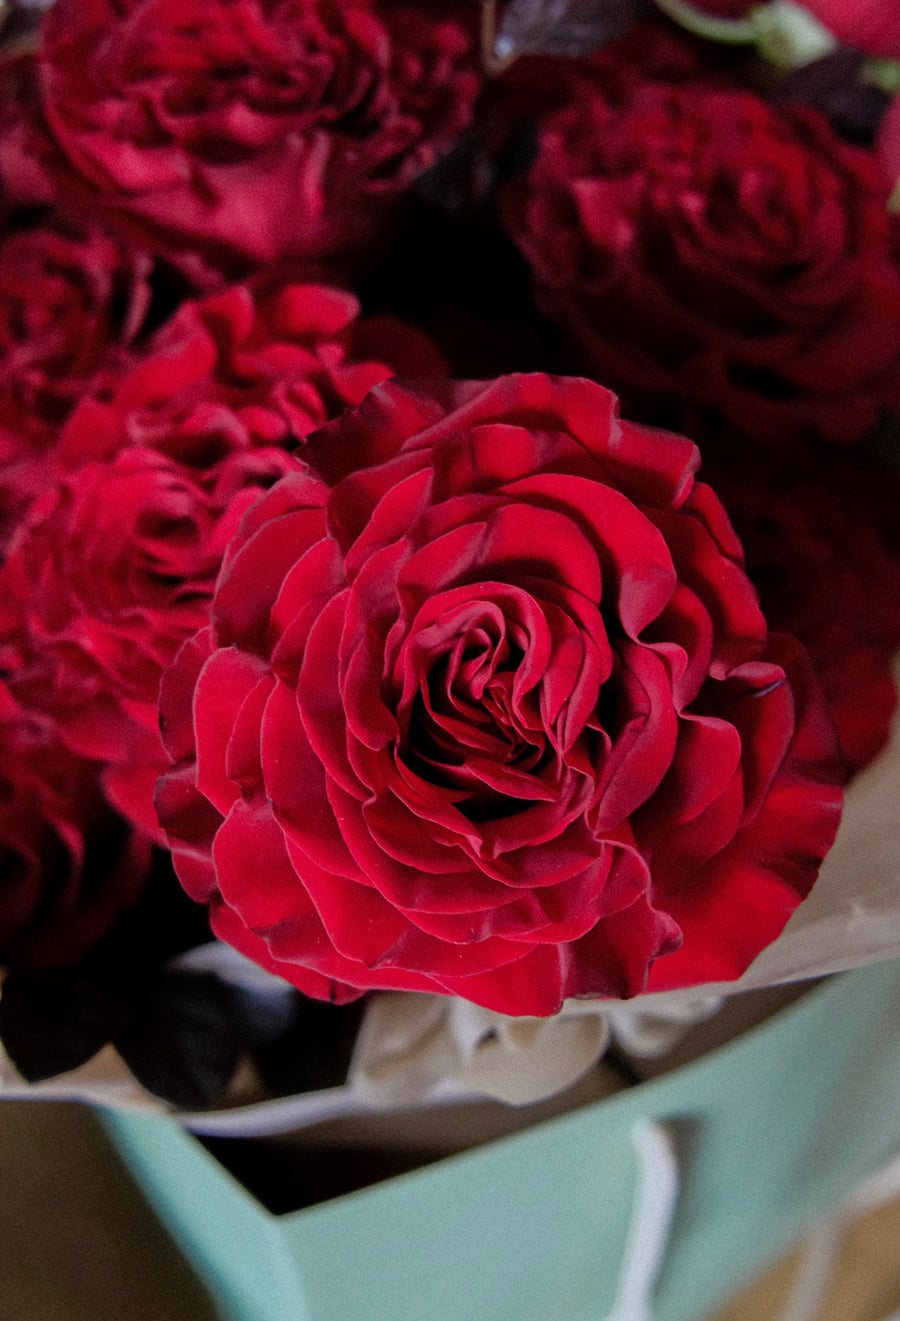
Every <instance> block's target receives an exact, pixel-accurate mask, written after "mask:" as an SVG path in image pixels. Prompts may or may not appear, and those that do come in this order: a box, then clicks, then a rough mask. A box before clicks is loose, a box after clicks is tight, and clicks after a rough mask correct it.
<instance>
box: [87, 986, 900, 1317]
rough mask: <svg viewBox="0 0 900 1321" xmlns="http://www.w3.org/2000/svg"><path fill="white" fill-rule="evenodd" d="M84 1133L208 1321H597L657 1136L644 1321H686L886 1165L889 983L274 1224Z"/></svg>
mask: <svg viewBox="0 0 900 1321" xmlns="http://www.w3.org/2000/svg"><path fill="white" fill-rule="evenodd" d="M102 1115H103V1125H104V1127H105V1130H106V1133H107V1134H108V1136H109V1137H110V1138H111V1140H112V1141H113V1143H114V1144H115V1146H116V1147H117V1149H118V1151H119V1153H120V1155H121V1157H122V1159H123V1160H124V1161H125V1163H126V1164H127V1165H128V1167H129V1168H130V1170H131V1172H132V1174H133V1176H134V1178H135V1179H136V1180H137V1181H138V1183H139V1185H140V1186H141V1188H142V1189H143V1191H144V1194H145V1195H146V1197H147V1198H148V1199H149V1201H150V1203H151V1204H152V1205H153V1207H154V1208H155V1209H156V1212H157V1214H158V1215H159V1217H160V1218H161V1220H162V1221H163V1223H164V1224H165V1226H166V1227H167V1229H168V1231H169V1233H170V1234H171V1235H172V1236H173V1238H174V1239H175V1240H176V1242H177V1244H178V1246H179V1247H180V1249H181V1251H182V1252H183V1253H184V1254H185V1256H186V1257H187V1258H188V1259H189V1261H190V1262H191V1263H192V1265H193V1267H194V1269H195V1270H196V1271H197V1273H198V1275H199V1276H200V1278H201V1279H202V1280H203V1281H204V1283H205V1284H206V1286H207V1288H208V1289H209V1291H210V1293H211V1295H212V1297H213V1299H214V1300H215V1303H216V1305H217V1307H218V1308H219V1310H220V1313H221V1315H222V1317H223V1318H227V1319H228V1321H270V1318H271V1321H276V1318H277V1319H278V1321H423V1318H427V1321H604V1318H606V1317H607V1315H608V1313H609V1311H610V1309H611V1308H612V1306H613V1302H614V1300H615V1298H616V1295H617V1287H618V1282H619V1278H620V1274H621V1271H622V1263H623V1257H624V1255H625V1253H626V1245H627V1243H628V1235H629V1226H630V1223H631V1219H632V1214H633V1208H634V1203H635V1197H636V1193H637V1191H638V1189H637V1184H638V1180H639V1169H638V1157H637V1154H636V1148H635V1133H636V1132H637V1131H638V1129H639V1127H640V1126H641V1125H642V1124H643V1125H646V1124H647V1123H648V1122H650V1123H661V1124H662V1125H664V1127H665V1130H666V1131H667V1133H668V1134H669V1135H670V1137H671V1139H672V1142H673V1144H674V1148H675V1151H676V1153H677V1164H678V1172H679V1179H680V1188H679V1194H678V1199H677V1203H676V1208H675V1213H674V1219H673V1221H672V1224H671V1233H670V1235H669V1239H668V1243H667V1245H666V1248H665V1253H664V1256H663V1259H662V1266H661V1269H660V1272H659V1275H658V1279H657V1282H656V1290H655V1299H654V1309H653V1321H698V1318H701V1317H702V1316H703V1315H704V1313H705V1312H707V1311H708V1310H709V1309H711V1308H713V1307H715V1306H716V1305H718V1304H720V1303H722V1302H724V1301H725V1300H726V1299H727V1297H728V1296H729V1295H730V1294H731V1293H732V1292H733V1290H734V1289H736V1288H737V1287H738V1285H739V1284H740V1283H741V1282H742V1281H743V1280H744V1279H745V1278H747V1277H750V1276H752V1275H753V1274H755V1273H756V1272H757V1271H758V1270H760V1269H761V1268H762V1267H763V1266H764V1265H765V1264H766V1263H767V1262H768V1261H769V1260H770V1259H771V1258H772V1257H774V1256H775V1255H777V1254H778V1253H779V1252H780V1251H782V1250H783V1249H784V1248H785V1247H786V1246H787V1245H788V1244H789V1243H790V1241H791V1240H792V1239H794V1238H795V1237H796V1236H797V1235H799V1234H801V1233H802V1232H804V1231H806V1230H808V1229H810V1228H811V1227H812V1226H813V1225H814V1223H815V1222H816V1220H817V1219H819V1218H822V1217H824V1216H825V1215H826V1214H827V1213H828V1212H829V1211H831V1210H832V1209H833V1208H834V1206H835V1204H836V1203H837V1202H838V1201H839V1200H840V1199H841V1198H843V1197H844V1196H846V1195H847V1194H849V1193H850V1192H851V1191H852V1189H853V1188H854V1187H855V1185H856V1184H857V1183H859V1182H860V1181H861V1180H862V1179H863V1178H865V1177H866V1176H867V1175H869V1174H871V1173H872V1172H874V1171H875V1170H877V1169H878V1168H879V1167H880V1166H882V1165H884V1164H885V1163H886V1162H887V1161H888V1160H889V1159H890V1158H891V1157H892V1156H893V1155H894V1154H895V1152H896V1151H897V1150H898V1149H900V962H898V961H892V962H890V963H884V964H878V965H875V966H872V967H868V968H864V969H860V970H857V971H854V972H851V973H846V974H842V975H840V976H839V977H837V978H835V979H833V980H832V981H830V982H828V983H826V984H824V985H823V986H822V987H820V988H819V989H817V990H815V991H813V992H812V993H811V994H810V995H808V996H807V997H806V998H804V999H803V1000H801V1001H799V1002H798V1003H797V1004H796V1005H794V1006H792V1007H791V1008H790V1009H788V1010H785V1011H783V1012H782V1013H780V1014H779V1015H778V1016H777V1017H775V1018H774V1019H772V1020H770V1021H769V1022H768V1023H766V1024H764V1025H763V1026H762V1027H760V1028H757V1029H755V1030H753V1031H751V1032H749V1033H748V1034H746V1035H745V1036H744V1037H742V1038H740V1039H738V1040H737V1041H734V1042H733V1043H731V1044H730V1045H728V1046H726V1047H724V1048H722V1049H720V1050H718V1051H715V1052H713V1053H712V1054H710V1055H708V1056H706V1057H705V1058H703V1059H702V1060H700V1061H698V1062H697V1063H695V1064H693V1065H690V1066H688V1067H686V1068H683V1069H680V1070H678V1071H676V1072H674V1073H671V1074H669V1075H667V1076H665V1077H663V1078H661V1079H658V1080H656V1081H654V1082H650V1083H644V1084H641V1085H639V1086H636V1087H633V1088H631V1089H629V1090H627V1091H626V1092H623V1093H622V1094H620V1095H618V1096H615V1097H613V1098H611V1099H609V1100H606V1101H602V1102H598V1103H596V1104H593V1105H590V1106H587V1107H585V1108H584V1109H582V1110H578V1111H575V1112H573V1113H572V1114H570V1115H567V1116H564V1117H562V1118H560V1119H556V1120H552V1121H550V1122H546V1123H544V1124H542V1125H539V1126H537V1127H535V1128H532V1129H529V1130H527V1131H526V1132H524V1133H521V1134H518V1135H515V1136H513V1137H510V1138H505V1139H502V1140H500V1141H497V1142H495V1143H493V1144H490V1145H488V1146H485V1147H481V1148H479V1149H477V1150H474V1151H470V1152H467V1153H465V1154H463V1155H460V1156H454V1157H450V1158H448V1159H446V1160H444V1161H441V1162H440V1163H438V1164H436V1165H433V1166H430V1167H428V1168H425V1169H422V1170H418V1171H415V1172H413V1173H411V1174H407V1175H403V1176H400V1177H398V1178H395V1179H392V1180H389V1181H388V1182H386V1183H382V1184H379V1185H377V1186H374V1187H372V1188H368V1189H365V1190H363V1191H362V1192H358V1193H354V1194H350V1195H348V1196H345V1197H341V1198H338V1199H335V1200H334V1201H331V1202H327V1203H324V1204H322V1205H319V1206H315V1207H311V1208H309V1209H305V1210H302V1211H297V1212H293V1213H291V1214H287V1215H281V1216H275V1215H272V1214H270V1213H269V1212H268V1211H266V1210H264V1209H263V1208H262V1207H261V1206H260V1204H259V1203H258V1202H256V1201H255V1200H254V1199H253V1198H252V1197H251V1196H250V1195H249V1194H248V1193H247V1191H246V1190H245V1189H244V1188H242V1187H241V1185H240V1184H238V1183H237V1182H236V1181H235V1180H233V1179H232V1178H231V1176H230V1175H228V1174H227V1173H226V1172H225V1171H224V1170H223V1169H222V1168H221V1167H220V1166H219V1165H218V1163H217V1162H216V1161H215V1160H214V1159H213V1158H212V1157H211V1156H209V1155H208V1154H207V1152H206V1151H205V1150H204V1149H203V1148H202V1147H201V1146H200V1144H199V1143H198V1142H197V1141H196V1139H194V1138H193V1137H191V1136H190V1135H189V1134H187V1133H186V1132H185V1131H183V1130H182V1129H181V1128H180V1127H179V1126H178V1124H177V1123H176V1122H175V1121H174V1120H171V1119H168V1118H164V1117H158V1116H153V1115H143V1114H132V1113H124V1112H114V1111H104V1112H102Z"/></svg>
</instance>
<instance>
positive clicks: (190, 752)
mask: <svg viewBox="0 0 900 1321" xmlns="http://www.w3.org/2000/svg"><path fill="white" fill-rule="evenodd" d="M305 453H306V454H308V455H311V456H313V457H315V461H316V464H317V467H318V468H319V469H320V470H322V471H326V472H327V475H328V478H329V481H334V482H336V485H329V484H328V483H326V482H325V481H322V480H320V478H319V477H318V476H315V475H313V473H312V472H311V471H310V470H308V469H306V468H304V467H303V466H302V465H299V464H298V466H297V469H296V471H294V472H293V473H290V474H288V475H286V476H285V477H284V478H283V479H282V480H281V481H280V482H278V483H277V484H276V485H275V486H273V487H272V488H271V489H270V490H269V491H268V492H266V494H265V495H263V496H262V497H261V498H260V499H259V501H258V502H257V503H256V504H255V505H254V506H253V507H252V508H251V509H249V510H248V512H247V513H246V514H245V516H244V518H243V521H242V523H241V527H240V530H239V532H238V534H237V536H236V537H235V538H234V540H233V542H232V543H231V545H230V547H229V549H228V552H227V555H226V558H225V560H224V562H223V568H222V573H221V576H220V578H219V581H218V585H217V588H216V594H215V598H214V601H213V605H212V613H211V619H212V623H211V626H210V627H208V628H206V629H204V630H202V631H200V632H199V633H198V634H197V635H196V636H195V637H194V638H192V639H191V640H189V641H188V642H187V643H185V645H184V646H183V648H182V649H181V651H180V653H179V655H178V657H177V659H176V660H175V662H174V663H173V665H172V666H171V667H170V668H169V670H168V672H167V674H166V675H165V676H164V679H163V684H162V687H161V693H160V706H161V719H162V727H163V731H164V738H165V741H166V746H167V748H168V751H169V753H170V756H171V758H172V761H173V763H174V765H173V769H172V770H171V771H170V772H169V773H168V774H167V775H165V776H163V777H162V779H161V781H160V784H159V787H158V791H157V807H158V811H159V814H160V820H161V822H162V824H163V826H164V828H165V829H166V831H167V834H168V837H169V842H170V845H171V847H172V850H173V855H174V861H175V866H176V869H177V870H178V873H179V876H180V878H181V880H182V883H183V884H184V885H185V887H186V888H187V890H188V891H189V893H191V894H192V895H193V896H194V897H195V898H196V899H198V900H202V901H206V902H208V903H209V904H210V906H211V920H212V924H213V927H214V929H215V930H216V932H217V934H218V935H219V936H221V937H222V938H223V939H225V940H227V941H229V942H231V943H232V944H234V945H235V946H236V947H237V948H238V949H239V950H241V951H242V952H244V953H245V954H247V955H249V956H250V957H252V958H254V959H256V960H257V961H258V962H260V963H261V964H262V965H263V966H264V967H267V968H269V969H271V970H273V971H275V972H277V973H280V974H281V975H283V976H285V977H286V978H288V979H289V980H291V981H292V982H294V983H295V984H296V985H297V986H299V987H300V988H301V989H302V990H303V991H305V992H307V993H309V994H312V995H316V996H321V997H331V998H334V999H343V998H348V997H352V996H353V995H355V994H357V993H358V992H359V991H360V990H362V989H365V988H368V987H381V988H400V989H411V990H430V991H435V990H437V991H442V992H448V993H451V994H455V995H461V996H463V997H465V998H467V999H469V1000H472V1001H474V1002H476V1003H478V1004H482V1005H486V1006H488V1007H490V1008H493V1009H496V1010H499V1011H502V1012H506V1013H513V1014H550V1013H553V1012H554V1011H555V1010H557V1009H558V1008H559V1006H560V1004H561V1002H562V1001H563V1000H564V999H565V998H566V997H569V996H628V995H634V994H635V993H637V992H640V991H643V990H645V989H647V988H650V989H662V988H665V987H670V986H674V985H684V984H690V983H695V982H703V981H706V980H709V979H718V978H733V977H736V976H737V975H738V974H739V973H740V972H741V971H742V970H743V969H744V968H745V967H746V966H747V964H748V963H749V961H750V960H751V959H752V958H753V957H754V955H755V954H756V953H757V952H758V951H759V950H760V949H761V948H762V946H764V945H765V944H766V943H767V942H768V941H770V940H772V939H773V938H774V937H775V936H776V935H777V934H778V932H779V931H780V930H781V928H782V926H783V925H784V923H785V921H786V920H787V918H788V916H789V914H790V913H791V911H792V909H793V908H794V907H795V906H796V905H797V903H799V901H800V900H801V899H802V898H803V896H804V895H805V894H806V893H807V891H808V890H809V888H810V886H811V885H812V883H813V880H814V877H815V874H816V871H817V868H818V864H819V862H820V860H821V858H822V856H823V854H824V853H825V851H826V850H827V848H828V847H829V845H830V843H831V840H832V838H833V835H834V832H835V829H836V825H837V819H838V815H839V805H840V798H841V795H840V789H839V788H838V779H839V773H838V771H837V769H836V766H835V759H834V735H833V730H832V727H831V725H830V723H829V721H828V718H827V716H826V715H825V714H824V708H823V705H822V702H821V700H820V698H819V696H818V695H817V693H816V692H815V690H814V687H813V685H812V682H811V679H810V672H809V667H808V664H807V662H806V660H805V655H804V653H803V652H802V649H801V648H800V647H799V645H798V644H796V643H794V642H793V641H792V640H791V639H788V638H785V637H779V636H774V635H773V636H769V637H767V634H766V627H765V623H764V621H763V618H762V616H761V614H760V612H759V608H758V606H757V601H756V596H755V593H754V591H753V588H752V587H751V585H750V583H749V581H748V579H747V578H746V576H745V574H744V572H743V570H742V568H741V551H740V546H739V544H738V542H737V540H736V538H735V536H734V533H733V532H732V529H731V527H730V525H729V523H728V521H727V519H726V517H725V514H724V512H723V510H722V508H721V506H720V505H719V503H718V501H717V500H716V498H715V497H714V496H713V494H712V493H711V491H710V490H709V488H708V487H706V486H704V485H702V484H700V483H698V482H696V481H695V478H694V471H695V469H696V467H697V463H698V454H697V451H696V449H695V447H694V446H693V445H692V444H691V443H690V442H689V441H687V440H683V439H682V438H680V437H677V436H673V435H669V434H665V433H661V432H652V431H648V430H645V429H643V428H641V427H638V426H634V425H631V424H628V423H625V422H622V421H620V420H619V418H618V416H617V412H616V401H615V398H614V396H612V395H611V394H610V393H609V392H608V391H606V390H604V389H602V388H601V387H600V386H596V385H593V384H592V383H590V382H587V381H582V380H573V379H569V380H567V379H559V378H557V379H554V378H549V377H546V376H543V375H535V376H524V377H516V376H512V377H505V378H501V379H500V380H498V381H496V382H493V383H489V384H484V383H472V384H463V385H454V386H452V387H447V389H446V390H445V392H444V397H443V399H439V398H438V397H435V396H434V395H425V394H422V393H416V392H413V391H412V390H410V389H407V388H404V387H401V386H400V385H399V384H398V383H396V382H387V383H385V384H383V385H381V386H379V387H377V388H376V389H375V390H373V391H372V393H371V394H370V395H369V396H368V398H367V400H366V401H365V402H364V403H363V404H362V405H361V407H360V408H359V409H357V410H350V411H349V412H347V413H346V414H344V415H343V417H342V418H341V419H339V420H338V421H336V422H334V423H331V424H329V425H328V426H327V427H326V428H324V429H323V431H322V432H320V433H319V435H318V436H316V437H313V438H312V440H311V441H310V444H309V446H308V448H307V450H306V451H305ZM342 474H344V475H343V476H342Z"/></svg>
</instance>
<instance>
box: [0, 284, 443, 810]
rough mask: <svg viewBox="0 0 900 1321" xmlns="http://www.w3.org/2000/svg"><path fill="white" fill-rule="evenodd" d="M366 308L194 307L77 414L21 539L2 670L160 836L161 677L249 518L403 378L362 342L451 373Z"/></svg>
mask: <svg viewBox="0 0 900 1321" xmlns="http://www.w3.org/2000/svg"><path fill="white" fill-rule="evenodd" d="M357 311H358V304H357V303H356V300H355V299H354V298H353V297H352V296H350V295H349V294H343V293H341V292H340V291H337V290H331V289H326V288H323V287H320V286H305V285H294V286H291V287H289V288H287V289H283V290H280V291H278V292H277V293H274V294H271V295H270V296H268V297H266V298H262V299H260V300H256V299H254V297H253V295H252V294H251V293H250V291H249V290H248V289H246V288H243V287H238V288H233V289H230V290H228V291H226V292H225V293H223V294H220V295H216V296H214V297H211V298H208V299H205V300H203V301H200V302H197V303H193V302H191V303H186V304H184V305H183V306H182V308H181V309H180V311H179V312H178V314H177V315H176V316H175V317H174V318H173V320H172V321H171V322H170V323H169V324H168V325H167V326H165V327H163V329H162V330H161V331H160V332H159V334H158V335H157V336H156V337H155V338H154V340H153V341H152V342H151V344H150V345H149V346H148V347H147V348H146V349H145V350H144V351H143V352H142V354H141V355H140V356H139V357H138V358H136V360H135V361H134V362H133V363H132V364H131V365H130V367H129V369H128V370H127V371H125V372H124V373H123V374H122V377H121V379H120V380H119V381H118V382H117V384H116V388H115V390H114V391H112V393H111V394H110V395H109V396H108V397H106V398H92V399H88V400H85V401H84V402H83V403H82V405H81V406H80V407H79V408H77V409H76V410H75V412H74V413H73V414H72V416H71V417H70V419H69V421H68V423H67V424H66V426H65V427H64V428H63V431H62V435H61V438H60V440H59V443H58V444H57V446H56V447H55V449H54V450H53V451H52V452H51V453H50V454H48V455H47V456H46V459H45V462H44V466H43V472H44V478H43V480H44V489H43V491H42V493H41V494H40V496H39V497H38V498H35V500H34V503H33V504H32V506H31V508H30V509H29V510H28V512H27V515H24V516H22V517H21V519H20V522H19V524H18V525H17V527H16V530H15V532H14V534H13V537H12V540H11V543H10V548H9V553H8V560H7V563H6V565H5V566H4V567H3V568H2V569H0V674H5V675H7V676H8V678H9V682H10V684H11V685H12V686H13V688H14V691H15V693H16V695H17V697H18V698H19V700H20V701H22V702H23V703H25V704H26V705H27V706H28V707H29V708H30V709H32V710H35V711H39V712H42V713H44V714H45V715H46V716H48V717H50V718H52V719H53V720H55V721H56V722H57V724H58V727H59V730H60V736H61V737H62V739H63V740H64V741H65V742H66V744H67V745H68V746H69V747H71V748H72V749H73V750H74V751H76V752H78V753H79V754H80V755H83V756H86V757H94V758H96V759H97V760H98V761H100V762H101V763H102V764H103V766H104V771H103V782H104V785H105V788H106V791H107V793H108V795H109V797H110V799H111V800H112V802H113V803H114V804H115V805H116V806H117V807H118V808H119V809H120V810H121V811H122V812H123V813H124V814H125V815H126V816H127V817H128V818H129V819H130V820H131V821H133V822H135V823H136V824H138V825H139V826H141V827H142V828H144V829H145V830H148V831H150V832H157V831H158V827H157V822H156V816H155V813H154V811H153V785H154V783H155V781H156V777H157V776H158V775H159V774H160V772H161V771H162V770H163V769H164V768H165V766H166V764H167V760H166V757H165V755H164V753H163V750H162V746H161V744H160V741H159V732H158V715H157V689H158V687H159V678H160V675H161V673H162V670H163V668H164V667H165V665H166V664H167V663H168V662H169V660H171V658H172V657H173V656H174V654H175V652H176V651H177V650H178V647H179V646H180V645H181V643H182V642H183V640H184V639H185V638H186V637H188V636H189V635H190V634H192V633H193V632H194V631H195V630H196V629H198V628H200V627H202V626H203V624H204V623H206V620H207V608H208V603H209V599H210V596H211V594H212V589H213V585H214V583H215V579H216V575H217V573H218V570H219V564H220V561H221V556H222V552H223V550H224V547H225V545H226V544H227V542H228V540H229V538H230V536H231V535H232V533H233V531H234V530H235V528H236V526H237V522H238V520H239V518H240V515H241V513H242V511H243V509H244V508H246V507H247V505H248V504H249V503H251V502H252V501H253V500H254V499H255V498H256V496H257V495H258V494H259V492H260V491H261V490H263V489H264V488H265V487H267V486H269V485H271V484H272V482H273V481H275V480H276V478H278V477H279V476H281V475H282V474H283V473H284V472H285V471H286V469H288V468H292V467H293V464H292V462H291V460H290V459H289V457H288V453H289V451H290V450H292V449H293V448H294V447H295V446H296V445H298V444H299V443H301V442H302V441H303V440H304V438H305V437H306V435H307V433H308V432H309V431H310V430H312V429H313V428H314V427H316V426H318V425H319V424H320V423H322V422H323V421H325V420H326V419H327V418H329V417H332V416H334V414H335V413H337V412H339V411H340V410H341V408H342V407H343V406H344V405H345V404H346V403H348V402H354V403H355V402H359V400H360V399H362V398H363V396H364V395H365V393H366V391H367V390H368V388H369V386H370V385H371V384H372V383H374V382H376V381H380V380H383V379H384V378H385V377H386V376H389V375H390V374H391V372H392V368H391V367H390V366H388V365H387V364H386V363H384V362H378V361H375V360H371V359H360V358H357V357H355V353H356V347H357V345H360V346H361V347H362V346H365V347H373V346H378V345H380V344H381V343H382V342H383V341H386V340H388V339H390V341H391V344H392V347H393V348H396V350H397V353H398V356H399V357H401V358H402V357H403V356H404V354H405V355H406V357H407V358H408V360H409V361H411V363H412V364H413V365H415V364H421V365H422V366H423V367H425V368H428V369H429V370H437V369H438V367H439V365H440V364H439V361H438V360H437V358H436V355H435V354H434V352H433V351H432V350H431V349H430V347H429V346H428V344H427V342H426V341H424V339H422V337H419V336H416V335H415V334H412V333H411V332H407V331H405V330H404V328H403V327H400V326H394V325H393V324H389V325H388V326H384V325H382V324H381V323H380V322H377V321H376V322H359V320H358V318H357V316H356V313H357Z"/></svg>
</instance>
